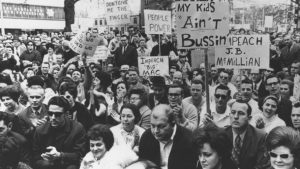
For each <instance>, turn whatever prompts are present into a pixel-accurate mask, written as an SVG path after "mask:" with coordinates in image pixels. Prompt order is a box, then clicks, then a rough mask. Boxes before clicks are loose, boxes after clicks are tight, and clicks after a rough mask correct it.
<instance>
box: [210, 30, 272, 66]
mask: <svg viewBox="0 0 300 169" xmlns="http://www.w3.org/2000/svg"><path fill="white" fill-rule="evenodd" d="M225 43H226V45H225V46H222V47H217V48H215V55H216V56H215V57H216V58H215V65H216V67H217V68H230V69H232V68H238V69H249V68H251V69H255V68H257V69H262V68H269V66H270V39H269V35H232V36H228V38H227V39H226V42H225Z"/></svg>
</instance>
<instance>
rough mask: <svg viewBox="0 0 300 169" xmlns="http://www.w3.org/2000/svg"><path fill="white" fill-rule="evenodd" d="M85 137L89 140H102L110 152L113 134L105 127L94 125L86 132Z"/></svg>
mask: <svg viewBox="0 0 300 169" xmlns="http://www.w3.org/2000/svg"><path fill="white" fill-rule="evenodd" d="M87 137H88V139H89V140H102V141H103V142H104V145H105V148H106V150H107V151H108V150H110V148H111V147H112V146H113V144H114V136H113V133H112V132H111V130H110V129H109V127H108V126H106V125H102V124H96V125H94V126H92V127H91V128H90V129H89V131H88V132H87Z"/></svg>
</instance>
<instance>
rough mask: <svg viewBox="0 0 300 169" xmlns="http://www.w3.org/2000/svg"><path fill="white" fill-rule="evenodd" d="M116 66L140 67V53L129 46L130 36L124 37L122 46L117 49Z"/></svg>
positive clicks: (115, 53)
mask: <svg viewBox="0 0 300 169" xmlns="http://www.w3.org/2000/svg"><path fill="white" fill-rule="evenodd" d="M112 54H114V55H115V61H116V66H118V67H120V66H121V65H123V64H126V65H129V66H138V61H137V57H138V53H137V50H136V49H135V48H134V47H132V46H130V45H129V44H128V36H126V35H122V37H121V46H120V47H118V48H117V50H116V51H115V52H112Z"/></svg>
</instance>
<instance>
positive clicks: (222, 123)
mask: <svg viewBox="0 0 300 169" xmlns="http://www.w3.org/2000/svg"><path fill="white" fill-rule="evenodd" d="M210 110H211V116H212V117H213V122H214V123H215V124H216V125H217V126H218V127H226V126H229V125H230V107H229V106H228V105H227V106H226V110H225V112H224V113H223V114H219V113H217V110H216V103H215V102H212V103H211V105H210ZM202 112H204V113H201V115H200V124H199V126H202V125H203V120H204V117H205V114H206V113H207V111H206V105H205V106H204V107H203V110H202Z"/></svg>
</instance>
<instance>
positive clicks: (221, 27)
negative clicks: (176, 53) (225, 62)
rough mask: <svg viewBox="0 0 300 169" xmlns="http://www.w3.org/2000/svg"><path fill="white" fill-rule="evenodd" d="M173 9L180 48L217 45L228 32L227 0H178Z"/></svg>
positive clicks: (228, 14)
mask: <svg viewBox="0 0 300 169" xmlns="http://www.w3.org/2000/svg"><path fill="white" fill-rule="evenodd" d="M175 10H176V29H177V39H178V48H180V49H193V48H201V47H211V46H218V45H220V44H219V42H218V41H219V40H220V38H223V37H226V36H227V35H228V33H229V22H230V13H229V2H228V0H217V1H216V0H206V1H192V0H179V1H177V2H176V5H175Z"/></svg>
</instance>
